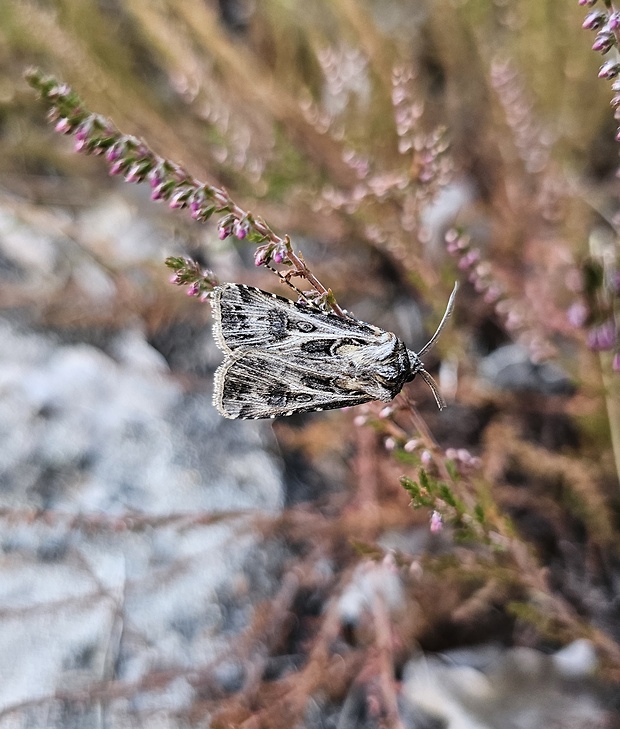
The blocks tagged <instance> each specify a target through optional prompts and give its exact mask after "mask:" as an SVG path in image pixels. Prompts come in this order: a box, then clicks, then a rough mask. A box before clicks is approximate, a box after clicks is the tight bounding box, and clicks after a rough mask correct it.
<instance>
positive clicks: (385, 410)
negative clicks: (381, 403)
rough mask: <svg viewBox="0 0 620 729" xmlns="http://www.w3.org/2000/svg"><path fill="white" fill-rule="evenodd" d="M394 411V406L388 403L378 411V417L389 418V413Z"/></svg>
mask: <svg viewBox="0 0 620 729" xmlns="http://www.w3.org/2000/svg"><path fill="white" fill-rule="evenodd" d="M393 412H394V408H392V407H390V406H389V405H388V406H387V407H384V408H383V409H382V410H381V412H380V413H379V417H380V418H381V419H383V418H389V417H390V415H391V414H392V413H393Z"/></svg>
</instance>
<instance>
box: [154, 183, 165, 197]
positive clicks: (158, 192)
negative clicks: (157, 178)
mask: <svg viewBox="0 0 620 729" xmlns="http://www.w3.org/2000/svg"><path fill="white" fill-rule="evenodd" d="M164 193H165V185H164V183H163V182H161V183H160V184H159V185H157V186H156V187H154V188H153V191H152V192H151V200H162V199H163V198H164V197H165V194H164Z"/></svg>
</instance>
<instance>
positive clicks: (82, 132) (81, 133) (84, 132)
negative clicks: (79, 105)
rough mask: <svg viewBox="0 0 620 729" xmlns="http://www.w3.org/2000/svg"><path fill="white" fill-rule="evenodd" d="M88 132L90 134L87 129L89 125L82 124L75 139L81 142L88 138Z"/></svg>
mask: <svg viewBox="0 0 620 729" xmlns="http://www.w3.org/2000/svg"><path fill="white" fill-rule="evenodd" d="M88 132H89V129H88V128H87V125H86V124H81V125H80V126H79V127H78V130H77V132H76V133H75V138H76V139H77V140H78V141H80V142H81V141H83V140H84V139H86V138H87V137H88Z"/></svg>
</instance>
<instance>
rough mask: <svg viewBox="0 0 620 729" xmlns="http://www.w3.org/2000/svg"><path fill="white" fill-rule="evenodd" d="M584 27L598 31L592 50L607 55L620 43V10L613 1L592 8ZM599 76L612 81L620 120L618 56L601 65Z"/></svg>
mask: <svg viewBox="0 0 620 729" xmlns="http://www.w3.org/2000/svg"><path fill="white" fill-rule="evenodd" d="M579 4H580V5H584V6H586V7H593V6H594V5H595V4H596V0H579ZM582 27H583V28H584V29H585V30H593V31H596V37H595V38H594V43H593V44H592V50H593V51H597V52H598V53H601V54H602V55H605V54H607V53H609V51H610V50H611V49H612V48H614V47H615V48H618V46H619V45H620V11H618V10H616V9H615V8H614V7H613V6H612V5H611V3H608V2H606V3H605V4H604V7H598V8H596V9H595V10H591V11H590V12H589V13H588V14H587V15H586V17H585V19H584V21H583V24H582ZM598 77H599V78H603V79H607V80H609V81H611V82H612V84H611V88H612V91H613V92H614V96H613V97H612V99H611V106H612V108H613V109H614V117H615V118H616V120H617V121H619V122H620V61H619V60H618V54H617V53H616V57H615V58H612V59H610V60H607V61H605V62H604V63H603V65H602V66H601V67H600V69H599V72H598ZM616 140H617V141H618V142H620V126H619V127H618V130H617V132H616Z"/></svg>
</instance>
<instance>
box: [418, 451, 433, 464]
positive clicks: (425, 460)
mask: <svg viewBox="0 0 620 729" xmlns="http://www.w3.org/2000/svg"><path fill="white" fill-rule="evenodd" d="M420 460H421V461H422V465H423V466H430V464H431V463H432V462H433V456H432V455H431V452H430V451H426V450H424V451H422V455H421V456H420Z"/></svg>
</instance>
